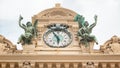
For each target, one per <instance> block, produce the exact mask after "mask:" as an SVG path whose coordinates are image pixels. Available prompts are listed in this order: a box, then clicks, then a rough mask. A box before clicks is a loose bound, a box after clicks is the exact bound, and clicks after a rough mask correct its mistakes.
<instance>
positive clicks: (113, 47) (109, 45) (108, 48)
mask: <svg viewBox="0 0 120 68" xmlns="http://www.w3.org/2000/svg"><path fill="white" fill-rule="evenodd" d="M119 49H120V38H119V37H117V36H116V35H114V36H113V37H112V38H111V39H110V40H108V41H106V42H105V43H104V44H103V45H102V46H101V47H100V50H101V52H103V53H120V50H119Z"/></svg>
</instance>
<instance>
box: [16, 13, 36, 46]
mask: <svg viewBox="0 0 120 68" xmlns="http://www.w3.org/2000/svg"><path fill="white" fill-rule="evenodd" d="M22 19H23V17H22V16H21V15H20V17H19V26H20V27H21V28H23V29H24V31H25V33H24V34H22V35H21V36H20V37H19V39H18V42H17V43H18V44H19V43H21V44H22V45H24V44H32V41H31V40H32V39H33V38H36V36H37V30H36V27H37V22H38V20H36V21H35V23H34V24H33V25H32V23H31V22H27V23H26V25H25V24H21V21H22Z"/></svg>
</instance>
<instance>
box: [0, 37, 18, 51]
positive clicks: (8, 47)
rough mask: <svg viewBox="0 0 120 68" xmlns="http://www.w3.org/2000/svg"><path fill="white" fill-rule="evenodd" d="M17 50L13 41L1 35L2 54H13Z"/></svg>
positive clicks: (0, 49)
mask: <svg viewBox="0 0 120 68" xmlns="http://www.w3.org/2000/svg"><path fill="white" fill-rule="evenodd" d="M15 49H16V47H15V45H13V44H12V42H11V41H9V40H8V39H6V38H5V37H3V36H2V35H0V53H13V51H14V50H15Z"/></svg>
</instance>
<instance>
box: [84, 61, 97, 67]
mask: <svg viewBox="0 0 120 68" xmlns="http://www.w3.org/2000/svg"><path fill="white" fill-rule="evenodd" d="M86 64H87V65H86V68H95V65H94V62H87V63H86Z"/></svg>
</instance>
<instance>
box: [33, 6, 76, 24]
mask: <svg viewBox="0 0 120 68" xmlns="http://www.w3.org/2000/svg"><path fill="white" fill-rule="evenodd" d="M76 14H77V13H76V12H74V11H72V10H69V9H66V8H62V7H61V6H60V4H56V6H55V7H54V8H50V9H46V10H44V11H42V12H40V13H38V14H36V15H34V16H33V17H32V20H33V21H32V22H34V21H35V19H43V20H45V19H46V20H48V19H49V20H50V19H64V20H71V19H72V20H73V19H74V16H75V15H76Z"/></svg>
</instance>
